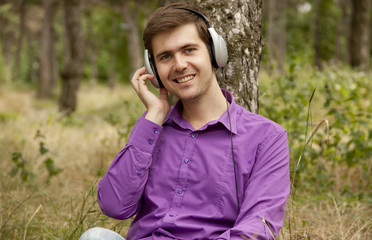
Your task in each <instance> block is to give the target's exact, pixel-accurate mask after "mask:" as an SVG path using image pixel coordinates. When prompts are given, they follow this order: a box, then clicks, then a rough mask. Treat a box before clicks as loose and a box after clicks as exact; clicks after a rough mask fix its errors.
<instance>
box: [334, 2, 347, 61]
mask: <svg viewBox="0 0 372 240" xmlns="http://www.w3.org/2000/svg"><path fill="white" fill-rule="evenodd" d="M338 7H339V8H340V9H341V14H340V16H339V18H338V22H337V36H336V50H335V51H336V52H335V59H336V61H337V62H345V63H348V62H350V61H349V59H350V58H349V51H348V46H349V41H350V38H349V36H350V34H349V32H350V28H349V26H350V11H349V10H350V1H349V0H338Z"/></svg>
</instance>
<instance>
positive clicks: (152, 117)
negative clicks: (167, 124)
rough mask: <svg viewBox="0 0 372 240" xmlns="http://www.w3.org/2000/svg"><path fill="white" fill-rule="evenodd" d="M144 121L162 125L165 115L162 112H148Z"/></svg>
mask: <svg viewBox="0 0 372 240" xmlns="http://www.w3.org/2000/svg"><path fill="white" fill-rule="evenodd" d="M145 119H147V120H149V121H151V122H153V123H156V124H158V125H163V122H164V119H165V114H164V113H163V112H162V111H156V110H148V111H147V113H146V115H145Z"/></svg>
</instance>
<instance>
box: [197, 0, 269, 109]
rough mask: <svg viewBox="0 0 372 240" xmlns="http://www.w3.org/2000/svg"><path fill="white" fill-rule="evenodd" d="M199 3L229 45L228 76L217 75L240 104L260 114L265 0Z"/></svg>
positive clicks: (209, 0)
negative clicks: (259, 100) (259, 78)
mask: <svg viewBox="0 0 372 240" xmlns="http://www.w3.org/2000/svg"><path fill="white" fill-rule="evenodd" d="M196 4H197V5H198V6H200V7H201V8H202V9H204V10H205V11H206V12H207V13H208V14H209V16H210V21H211V24H212V25H213V27H214V28H215V29H216V31H217V32H218V33H219V34H220V35H221V36H222V37H224V39H225V41H226V43H227V47H228V52H229V59H228V63H227V66H225V69H224V72H225V76H223V75H222V73H221V72H218V74H217V75H218V76H217V77H218V79H219V82H220V86H221V87H223V88H227V89H228V90H229V91H231V92H232V93H233V94H234V96H235V100H236V102H237V103H238V104H240V105H242V106H244V107H245V108H246V109H248V110H249V111H251V112H254V113H258V112H259V104H258V72H259V69H260V63H261V57H262V51H263V45H264V43H263V36H262V13H261V11H262V0H256V1H244V0H236V1H228V0H224V1H214V0H204V1H201V0H197V1H196Z"/></svg>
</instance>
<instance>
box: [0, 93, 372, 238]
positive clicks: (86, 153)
mask: <svg viewBox="0 0 372 240" xmlns="http://www.w3.org/2000/svg"><path fill="white" fill-rule="evenodd" d="M133 99H137V97H136V96H135V95H134V92H133V91H132V90H131V89H130V87H128V86H118V87H117V89H115V91H111V90H109V89H107V88H105V87H95V88H89V87H87V86H83V87H82V89H81V91H80V95H79V108H78V111H77V113H76V114H75V115H74V116H73V117H72V118H64V117H63V116H61V115H60V114H59V113H58V111H57V106H56V104H55V102H53V101H46V100H36V99H35V98H34V94H33V93H32V92H31V91H20V90H14V89H13V90H9V89H5V88H4V89H0V167H1V169H2V171H1V173H0V228H1V231H0V239H78V236H80V234H81V233H82V232H83V231H84V230H86V229H87V228H88V227H91V226H104V227H108V228H111V229H114V230H116V231H118V232H120V233H121V234H122V235H123V236H125V235H126V231H127V228H128V226H129V223H130V220H127V221H116V220H112V219H109V218H107V217H105V216H103V215H102V214H101V212H100V209H99V206H98V205H97V203H96V184H97V181H98V180H99V179H100V177H101V176H102V174H103V173H104V171H105V169H106V168H107V167H108V165H109V164H110V163H111V161H112V159H113V157H114V155H115V154H116V153H117V152H118V151H119V150H120V148H121V147H122V146H123V145H124V142H123V138H122V136H120V135H119V134H118V130H121V131H124V132H125V131H126V130H127V129H125V128H126V126H127V125H126V124H130V123H131V121H132V118H133V116H134V117H137V116H138V115H139V114H140V113H141V112H142V111H143V110H144V108H143V107H142V105H141V104H140V103H139V102H138V100H133ZM110 114H113V116H114V117H116V118H119V119H120V124H118V125H115V124H114V123H112V122H111V123H110V121H107V120H105V119H107V117H108V116H110ZM37 131H39V132H40V133H41V134H42V136H43V137H39V138H35V135H36V133H37ZM40 141H43V142H44V143H45V146H46V147H47V148H48V149H49V150H50V153H48V154H49V155H48V156H50V157H51V158H52V159H53V160H54V163H55V164H56V166H57V167H59V168H62V169H63V171H62V172H61V173H60V174H58V175H57V176H55V177H53V178H51V181H50V182H49V183H47V181H46V180H47V179H48V171H47V170H46V168H45V166H44V160H45V158H44V156H41V155H40V153H39V143H40ZM14 152H21V153H22V156H23V157H24V158H25V159H26V160H27V165H26V169H27V170H28V171H30V172H32V173H34V174H35V177H34V178H30V179H29V180H27V181H26V182H22V181H21V179H20V177H18V176H14V177H11V176H10V175H9V172H10V170H11V169H12V168H13V167H14V163H13V162H12V161H11V159H12V153H14ZM340 181H343V180H342V179H340ZM296 194H297V195H296V200H295V201H294V202H292V201H289V202H288V207H287V211H288V213H287V217H286V220H285V225H284V227H283V229H282V231H281V233H280V236H279V239H296V240H297V239H361V240H363V239H371V233H370V232H371V230H372V227H371V226H372V223H371V217H370V216H372V211H371V207H370V205H368V203H365V202H358V201H345V200H342V198H341V197H339V196H330V197H328V198H327V197H324V198H317V197H316V196H312V197H307V196H305V195H301V194H302V193H301V192H300V191H299V190H297V193H296Z"/></svg>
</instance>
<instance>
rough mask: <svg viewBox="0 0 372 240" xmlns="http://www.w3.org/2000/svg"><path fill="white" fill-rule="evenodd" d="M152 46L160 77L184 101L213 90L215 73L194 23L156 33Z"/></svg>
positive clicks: (210, 92)
mask: <svg viewBox="0 0 372 240" xmlns="http://www.w3.org/2000/svg"><path fill="white" fill-rule="evenodd" d="M152 46H153V57H154V60H155V63H156V68H157V71H158V74H159V77H160V79H161V81H162V82H163V84H164V87H165V88H166V89H167V90H168V91H169V92H170V93H172V94H173V95H175V96H177V97H178V98H180V99H181V100H182V101H183V102H184V101H192V100H197V99H201V98H203V97H207V96H208V94H214V93H213V90H212V89H213V87H212V86H213V85H216V84H217V80H216V75H215V73H214V70H213V68H212V64H211V60H210V56H209V52H208V49H207V46H206V45H205V44H204V42H203V41H202V39H201V38H200V37H199V34H198V32H197V29H196V26H195V24H193V23H190V24H186V25H182V26H180V27H178V28H176V29H174V30H170V31H167V32H162V33H159V34H157V35H155V36H154V37H153V39H152ZM218 89H219V88H218Z"/></svg>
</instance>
